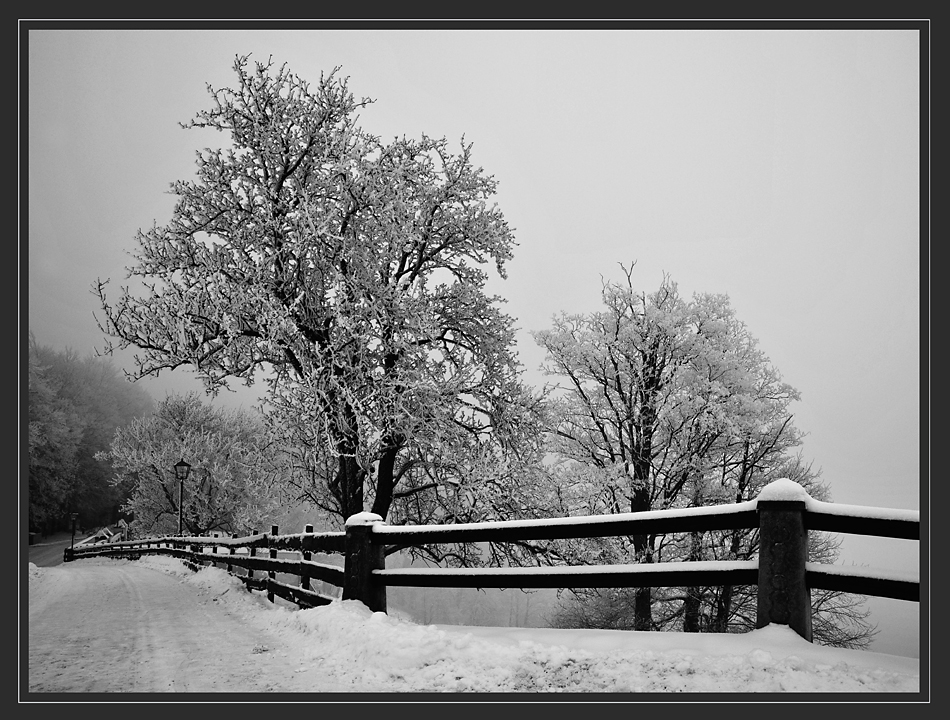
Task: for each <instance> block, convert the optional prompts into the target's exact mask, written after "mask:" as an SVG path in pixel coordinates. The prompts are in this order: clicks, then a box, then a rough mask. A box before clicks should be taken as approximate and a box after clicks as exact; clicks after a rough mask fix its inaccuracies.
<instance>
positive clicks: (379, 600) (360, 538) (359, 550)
mask: <svg viewBox="0 0 950 720" xmlns="http://www.w3.org/2000/svg"><path fill="white" fill-rule="evenodd" d="M382 522H383V519H382V518H381V517H380V516H379V515H376V514H374V513H368V512H362V513H357V514H356V515H353V516H351V517H350V518H348V519H347V521H346V548H345V553H344V557H345V558H346V560H345V563H346V564H345V565H344V568H343V599H344V600H359V601H360V602H362V603H363V604H364V605H366V606H367V607H368V608H369V609H370V610H372V611H373V612H386V586H385V585H383V584H381V583H374V582H373V577H372V572H373V570H384V569H385V568H386V552H385V550H386V549H385V548H384V547H383V546H382V545H381V544H380V545H374V544H373V542H372V537H371V536H372V532H373V525H375V524H376V523H382Z"/></svg>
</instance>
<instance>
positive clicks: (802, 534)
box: [755, 478, 812, 642]
mask: <svg viewBox="0 0 950 720" xmlns="http://www.w3.org/2000/svg"><path fill="white" fill-rule="evenodd" d="M808 498H809V496H808V493H807V492H806V491H805V488H803V487H802V486H801V485H799V484H798V483H796V482H793V481H792V480H789V479H787V478H783V479H781V480H776V481H774V482H772V483H769V484H768V485H766V486H765V487H764V488H763V489H762V491H761V492H760V493H759V496H758V498H757V502H756V509H757V511H758V514H759V587H758V602H757V608H756V610H757V611H756V621H755V625H756V627H759V628H761V627H765V626H766V625H768V624H770V623H778V624H781V625H788V626H789V627H790V628H791V629H792V630H794V631H795V632H797V633H798V634H799V635H801V636H802V637H803V638H805V639H806V640H808V641H809V642H811V639H812V622H811V593H810V592H809V589H808V585H807V583H806V581H805V562H806V560H807V559H808V530H807V529H806V527H805V506H806V502H807V500H808Z"/></svg>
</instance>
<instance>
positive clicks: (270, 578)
mask: <svg viewBox="0 0 950 720" xmlns="http://www.w3.org/2000/svg"><path fill="white" fill-rule="evenodd" d="M276 534H277V526H276V525H271V526H270V535H269V536H268V537H267V547H268V550H267V556H268V557H269V558H270V559H271V560H276V559H277V548H275V547H271V538H273V537H274V536H275V535H276ZM276 578H277V574H276V573H275V572H274V571H273V570H268V571H267V599H268V600H270V601H271V602H274V587H273V585H271V583H273V582H274V580H275V579H276Z"/></svg>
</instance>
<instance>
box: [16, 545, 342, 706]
mask: <svg viewBox="0 0 950 720" xmlns="http://www.w3.org/2000/svg"><path fill="white" fill-rule="evenodd" d="M96 563H97V561H95V560H84V561H82V562H77V563H69V564H65V565H59V566H56V567H54V568H44V569H43V575H44V581H43V582H41V583H33V582H31V584H30V607H29V613H30V615H29V690H30V692H121V693H129V692H144V693H151V692H222V691H234V690H238V689H239V690H240V691H241V692H266V691H273V690H294V691H308V690H309V691H327V690H331V689H333V688H327V687H320V686H319V685H318V686H314V685H313V682H314V681H316V682H317V683H319V682H320V678H319V677H318V676H317V673H307V675H308V677H306V678H305V677H302V675H301V673H298V672H295V671H296V670H297V669H299V668H300V667H301V662H300V658H299V657H297V655H298V654H299V650H298V649H297V648H294V647H292V646H289V645H287V644H286V643H283V642H282V641H281V640H280V638H278V637H277V636H275V635H273V634H272V633H269V631H268V630H267V628H266V627H254V626H253V625H249V624H248V622H247V619H246V618H240V617H237V616H235V615H234V614H233V613H231V612H230V611H229V610H228V607H227V604H225V603H221V604H220V605H219V603H218V599H219V598H218V597H217V596H216V595H215V591H213V590H208V589H205V588H201V587H199V586H195V585H193V584H188V583H184V582H182V581H181V579H180V578H176V577H174V576H171V575H166V574H164V573H160V572H155V570H152V569H149V568H147V567H139V566H137V565H136V564H134V563H124V564H118V563H112V562H108V561H106V564H96ZM222 638H227V640H226V642H224V643H222ZM222 648H224V652H222ZM273 678H283V679H284V681H285V682H284V683H283V684H282V686H281V687H274V683H273Z"/></svg>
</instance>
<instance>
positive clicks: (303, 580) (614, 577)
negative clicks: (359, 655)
mask: <svg viewBox="0 0 950 720" xmlns="http://www.w3.org/2000/svg"><path fill="white" fill-rule="evenodd" d="M736 529H758V530H759V556H758V558H757V559H755V560H747V561H696V562H660V563H654V564H632V565H602V566H559V567H530V568H514V567H506V568H471V569H454V568H439V569H414V568H402V569H389V570H387V569H386V556H387V555H389V554H391V553H392V552H395V551H396V550H400V549H404V548H408V547H414V546H421V545H427V544H433V543H486V542H495V543H498V542H517V541H527V540H555V539H564V538H595V537H611V536H621V535H643V534H649V535H654V534H655V535H663V534H671V533H689V532H704V531H711V530H736ZM809 530H814V531H824V532H832V533H849V534H861V535H872V536H878V537H889V538H903V539H910V540H920V516H919V513H918V512H916V511H907V510H888V509H882V508H872V507H862V506H854V505H843V506H839V505H835V504H833V503H824V502H820V501H816V500H814V499H812V498H811V497H809V496H808V495H807V494H806V493H805V491H804V490H803V489H802V488H801V487H800V486H798V485H796V484H795V483H793V482H791V481H790V480H778V481H776V482H774V483H772V484H771V485H769V486H767V487H766V488H764V489H763V491H762V493H760V495H759V497H758V498H757V499H755V500H750V501H747V502H743V503H736V504H732V505H719V506H713V507H702V508H689V509H674V510H659V511H651V512H640V513H626V514H621V515H601V516H591V517H572V518H554V519H550V520H523V521H504V522H486V523H477V524H459V525H427V526H389V525H386V524H385V523H384V522H383V521H382V519H381V518H380V517H379V516H378V515H373V514H371V513H359V514H357V515H354V516H353V517H351V518H350V519H349V520H348V521H347V523H346V531H345V532H326V533H314V532H313V528H312V526H309V525H308V526H307V527H306V528H305V531H304V532H303V533H300V534H293V535H280V534H278V528H277V527H276V526H273V527H272V528H271V532H270V533H269V534H266V533H263V534H252V535H250V536H248V537H242V538H207V537H177V536H176V537H162V538H151V539H145V540H135V541H126V542H118V543H110V544H101V545H91V546H77V547H75V548H67V549H66V553H65V558H64V559H65V560H66V561H71V560H78V559H81V558H86V557H93V556H100V555H105V556H110V557H139V556H141V555H143V554H163V555H170V556H172V557H177V558H180V559H182V560H183V561H184V562H185V563H187V564H188V565H189V566H190V567H191V568H192V569H195V570H197V569H199V568H200V567H202V566H205V565H211V564H213V565H219V566H222V567H224V568H225V569H227V570H228V572H232V573H234V574H235V575H237V576H238V577H239V578H240V579H241V580H242V581H243V582H244V584H245V585H246V586H247V587H248V589H251V590H262V591H266V592H267V596H268V599H270V600H271V601H273V599H274V596H275V595H276V596H279V597H282V598H284V599H286V600H289V601H291V602H293V603H296V604H297V605H299V606H302V607H315V606H318V605H324V604H328V603H330V602H332V601H333V599H334V598H333V597H331V596H329V595H327V594H324V593H320V592H318V591H315V590H313V589H312V588H311V581H312V580H318V581H321V582H324V583H327V584H329V585H331V586H335V587H338V588H342V591H343V592H342V598H343V599H344V600H347V599H354V600H360V601H361V602H363V603H364V604H365V605H367V606H368V607H369V608H370V609H371V610H373V611H382V612H385V611H386V588H387V587H392V586H414V587H472V588H591V587H690V586H719V585H749V586H753V585H754V586H757V588H758V593H757V616H756V626H757V627H764V626H765V625H768V624H769V623H779V624H783V625H788V626H790V627H791V628H792V629H794V630H795V631H796V632H797V633H798V634H799V635H801V636H802V637H804V638H805V639H807V640H809V641H810V640H811V603H810V591H811V590H812V589H824V590H838V591H842V592H849V593H858V594H862V595H872V596H878V597H889V598H896V599H900V600H910V601H918V602H919V600H920V582H919V579H917V578H916V577H909V576H896V575H895V574H894V573H880V572H874V571H872V570H868V569H865V568H861V569H851V568H844V567H842V566H833V565H824V564H818V563H811V562H808V561H807V548H808V531H809ZM259 551H266V555H267V556H266V557H264V556H261V555H258V552H259ZM278 551H290V552H292V553H294V554H295V555H296V559H288V558H279V557H278ZM314 553H325V554H339V555H342V556H343V567H340V566H338V565H330V564H326V563H320V562H315V561H314V560H313V559H312V555H313V554H314ZM237 569H241V570H243V574H241V573H240V572H239V571H238V570H237ZM256 573H260V574H256ZM278 575H283V576H286V575H291V576H296V577H297V578H299V580H298V581H297V584H291V583H287V582H283V581H281V580H278V579H277V576H278Z"/></svg>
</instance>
